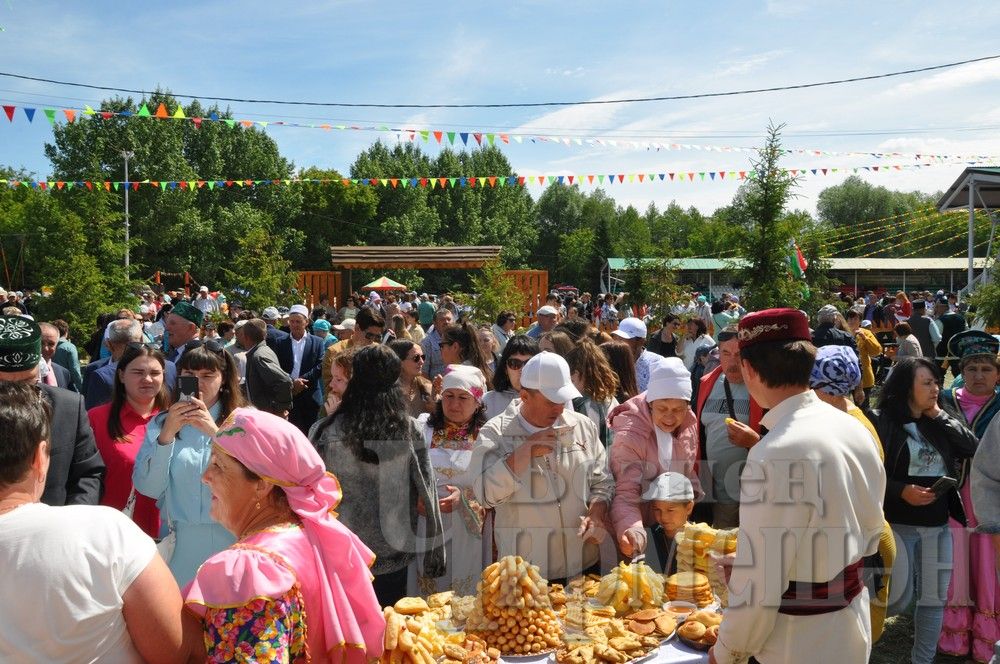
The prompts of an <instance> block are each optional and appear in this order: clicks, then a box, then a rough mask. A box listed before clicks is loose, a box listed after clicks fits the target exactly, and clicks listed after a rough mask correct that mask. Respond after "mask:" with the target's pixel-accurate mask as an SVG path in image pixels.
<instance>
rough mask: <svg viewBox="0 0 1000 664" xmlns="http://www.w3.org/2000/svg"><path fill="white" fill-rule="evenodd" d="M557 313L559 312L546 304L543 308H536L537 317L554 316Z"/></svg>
mask: <svg viewBox="0 0 1000 664" xmlns="http://www.w3.org/2000/svg"><path fill="white" fill-rule="evenodd" d="M558 313H559V311H558V310H557V309H556V308H555V307H550V306H549V305H547V304H546V305H545V306H544V307H539V308H538V315H539V316H555V315H556V314H558Z"/></svg>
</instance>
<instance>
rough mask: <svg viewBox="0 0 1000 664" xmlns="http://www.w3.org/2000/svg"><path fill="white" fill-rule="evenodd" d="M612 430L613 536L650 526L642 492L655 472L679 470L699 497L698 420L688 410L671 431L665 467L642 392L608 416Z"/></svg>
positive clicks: (701, 493)
mask: <svg viewBox="0 0 1000 664" xmlns="http://www.w3.org/2000/svg"><path fill="white" fill-rule="evenodd" d="M608 422H609V423H610V425H611V428H612V429H613V430H614V432H615V438H614V443H613V444H612V445H611V473H612V474H613V475H614V477H615V498H614V501H613V502H612V503H611V522H612V525H613V526H614V529H615V535H616V536H617V537H618V538H620V537H621V536H622V533H624V532H625V531H626V530H627V529H629V528H632V527H637V528H642V527H644V526H643V524H645V525H652V523H653V522H652V518H651V517H650V516H649V510H648V508H646V507H645V506H644V505H643V504H642V498H641V496H642V492H643V491H645V490H646V487H647V486H649V483H650V482H651V481H652V480H653V479H655V478H656V477H657V476H658V475H661V474H662V473H665V472H667V471H673V472H676V473H682V474H683V475H685V476H686V477H687V478H688V479H690V480H691V484H692V485H693V486H694V495H695V499H696V500H698V499H700V498H701V497H702V495H703V492H702V490H701V483H700V482H699V481H698V473H697V461H698V421H697V419H696V418H695V416H694V413H693V412H692V411H691V409H690V408H689V409H688V412H687V415H686V416H685V417H684V421H683V422H682V423H681V425H680V426H679V427H678V428H677V430H676V431H673V432H672V433H673V436H674V450H673V455H672V461H671V463H670V467H669V468H661V467H660V461H659V456H658V454H657V448H656V432H655V431H654V429H653V427H654V426H655V425H654V424H653V418H652V416H651V414H650V410H649V404H648V403H646V393H645V392H643V393H642V394H639V395H637V396H634V397H632V398H631V399H629V400H628V401H626V402H625V403H623V404H622V405H620V406H618V407H617V408H615V409H614V410H613V411H611V413H610V414H609V415H608Z"/></svg>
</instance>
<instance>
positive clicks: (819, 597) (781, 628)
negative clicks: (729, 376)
mask: <svg viewBox="0 0 1000 664" xmlns="http://www.w3.org/2000/svg"><path fill="white" fill-rule="evenodd" d="M810 339H811V335H810V332H809V323H808V319H807V318H806V317H805V316H803V315H802V314H801V313H799V312H798V311H795V310H794V309H768V310H765V311H758V312H755V313H752V314H749V315H748V316H746V317H744V318H743V319H742V320H740V323H739V347H740V360H741V369H742V372H743V378H744V381H745V382H746V386H747V389H748V390H749V392H750V396H751V397H752V398H753V399H754V400H755V401H757V403H759V404H760V406H761V407H762V408H765V409H769V411H768V413H767V414H766V415H764V417H763V418H762V419H761V424H762V425H763V426H764V427H766V428H767V430H768V433H767V434H765V435H764V436H763V437H762V438H761V439H760V441H759V442H758V443H757V444H756V445H754V447H753V448H752V449H751V450H750V453H749V455H748V458H747V465H746V467H745V469H744V471H743V474H742V477H741V487H740V534H739V541H738V544H737V548H736V555H737V558H736V562H735V564H734V566H733V571H732V576H731V578H730V581H729V609H728V610H727V612H726V619H725V620H724V621H723V623H722V626H721V628H720V630H719V637H718V641H717V642H716V644H715V646H714V647H713V649H712V651H711V653H710V655H709V662H710V663H713V664H714V663H718V664H743V663H744V662H747V661H748V660H749V658H750V657H754V658H755V659H756V660H757V661H758V662H759V663H760V664H778V663H779V662H780V663H785V662H801V661H808V662H809V663H810V664H844V663H846V662H851V663H852V664H853V663H855V662H857V663H858V664H861V663H863V662H867V661H868V658H869V655H870V654H871V645H872V641H871V618H870V614H869V607H868V602H869V598H868V591H867V590H866V589H865V587H864V584H863V583H862V581H861V563H862V559H863V558H864V557H865V556H868V555H871V554H873V553H875V551H876V550H877V549H878V542H879V536H880V534H881V531H882V528H883V525H884V517H883V513H882V499H883V496H884V494H885V485H886V476H885V469H884V468H883V466H882V462H881V460H880V459H879V456H878V451H877V448H876V446H875V445H873V444H872V437H871V434H870V433H868V431H867V429H865V428H864V426H862V425H861V424H860V423H859V422H858V421H857V420H856V419H855V418H853V417H852V416H850V415H848V414H846V413H843V412H841V411H839V410H837V409H836V408H834V407H832V406H830V405H828V404H825V403H823V402H822V401H820V400H819V398H818V397H817V396H816V395H815V394H814V393H813V392H812V391H811V390H810V389H809V377H810V374H811V372H812V368H813V365H814V363H815V355H816V349H815V347H814V346H813V345H812V342H811V340H810Z"/></svg>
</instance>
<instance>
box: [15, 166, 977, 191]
mask: <svg viewBox="0 0 1000 664" xmlns="http://www.w3.org/2000/svg"><path fill="white" fill-rule="evenodd" d="M939 165H940V164H937V163H925V164H891V165H879V166H875V165H872V166H848V167H843V166H840V167H824V168H790V169H782V173H784V174H787V175H790V176H792V177H795V178H807V177H823V176H830V175H837V174H848V173H849V174H860V173H883V174H884V173H896V172H901V171H908V170H914V169H919V168H929V167H932V166H939ZM963 165H967V166H977V165H982V164H977V163H976V162H964V164H963ZM756 175H757V174H756V171H753V170H742V171H732V170H718V171H669V172H666V173H589V174H586V175H480V176H465V175H463V176H446V177H430V176H426V177H405V176H398V177H390V178H340V179H316V178H282V179H246V178H232V179H226V180H203V179H194V180H142V181H138V182H128V181H122V180H103V181H102V180H75V181H73V180H0V183H6V184H7V186H8V187H10V188H13V189H16V188H18V187H26V188H32V189H39V190H42V191H53V190H54V191H62V190H67V191H69V190H73V189H81V190H83V189H85V190H87V191H95V190H96V191H100V190H104V191H112V190H114V191H118V190H120V189H121V188H123V187H125V188H128V189H130V190H132V191H139V189H140V188H144V189H149V188H153V189H159V190H160V191H175V190H181V191H196V190H199V189H204V188H208V189H209V190H214V189H232V188H233V187H236V188H238V189H239V188H247V187H266V186H308V185H340V186H344V187H352V186H363V187H386V188H392V189H398V188H403V189H406V188H414V189H416V188H421V189H427V188H430V189H455V188H475V187H480V188H487V187H488V188H490V189H494V188H497V187H525V186H540V187H544V186H548V185H551V184H555V183H558V184H567V185H581V186H594V185H596V186H605V185H607V186H609V187H610V186H615V187H617V186H621V185H624V184H626V183H628V184H630V185H643V184H647V185H652V184H660V183H663V184H669V183H672V182H691V183H700V182H719V183H722V182H727V181H728V182H733V181H743V180H748V179H753V178H755V177H756Z"/></svg>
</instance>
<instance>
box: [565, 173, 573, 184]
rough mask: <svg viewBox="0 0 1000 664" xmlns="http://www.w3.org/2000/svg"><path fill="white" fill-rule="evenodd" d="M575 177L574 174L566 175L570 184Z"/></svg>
mask: <svg viewBox="0 0 1000 664" xmlns="http://www.w3.org/2000/svg"><path fill="white" fill-rule="evenodd" d="M573 177H574V176H572V175H567V176H566V179H567V180H569V183H570V184H573Z"/></svg>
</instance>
